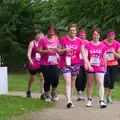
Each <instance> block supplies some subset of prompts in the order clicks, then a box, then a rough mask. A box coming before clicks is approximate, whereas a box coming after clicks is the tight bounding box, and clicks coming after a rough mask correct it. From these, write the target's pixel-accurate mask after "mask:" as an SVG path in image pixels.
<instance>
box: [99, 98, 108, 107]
mask: <svg viewBox="0 0 120 120" xmlns="http://www.w3.org/2000/svg"><path fill="white" fill-rule="evenodd" d="M99 103H100V108H106V107H107V105H106V104H105V102H104V101H102V100H100V102H99Z"/></svg>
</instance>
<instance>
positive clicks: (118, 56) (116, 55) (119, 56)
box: [112, 48, 120, 59]
mask: <svg viewBox="0 0 120 120" xmlns="http://www.w3.org/2000/svg"><path fill="white" fill-rule="evenodd" d="M112 52H113V54H114V55H115V57H116V58H117V59H120V48H119V49H118V51H117V52H115V51H114V50H112Z"/></svg>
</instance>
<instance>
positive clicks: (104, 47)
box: [103, 44, 107, 53]
mask: <svg viewBox="0 0 120 120" xmlns="http://www.w3.org/2000/svg"><path fill="white" fill-rule="evenodd" d="M106 51H107V47H106V45H104V44H103V53H105V52H106Z"/></svg>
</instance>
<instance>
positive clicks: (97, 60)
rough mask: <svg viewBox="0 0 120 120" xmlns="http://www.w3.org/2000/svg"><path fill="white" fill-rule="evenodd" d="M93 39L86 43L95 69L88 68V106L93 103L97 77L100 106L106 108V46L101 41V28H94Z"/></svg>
mask: <svg viewBox="0 0 120 120" xmlns="http://www.w3.org/2000/svg"><path fill="white" fill-rule="evenodd" d="M92 37H93V40H92V41H91V42H89V43H88V44H86V45H85V48H86V52H87V53H88V59H89V62H90V65H91V66H92V67H93V71H90V70H87V98H88V100H87V102H86V106H87V107H91V105H92V84H93V80H94V79H96V81H97V85H98V88H99V97H100V102H99V103H100V107H101V108H106V104H105V103H104V75H105V72H106V61H107V60H106V46H105V45H104V44H103V43H101V42H100V41H99V39H100V30H99V29H94V30H93V32H92Z"/></svg>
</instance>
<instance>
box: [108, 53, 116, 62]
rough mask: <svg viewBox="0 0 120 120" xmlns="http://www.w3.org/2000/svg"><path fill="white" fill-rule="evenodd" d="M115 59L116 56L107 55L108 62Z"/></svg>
mask: <svg viewBox="0 0 120 120" xmlns="http://www.w3.org/2000/svg"><path fill="white" fill-rule="evenodd" d="M114 59H115V57H114V54H113V53H107V60H108V61H111V60H114Z"/></svg>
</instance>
